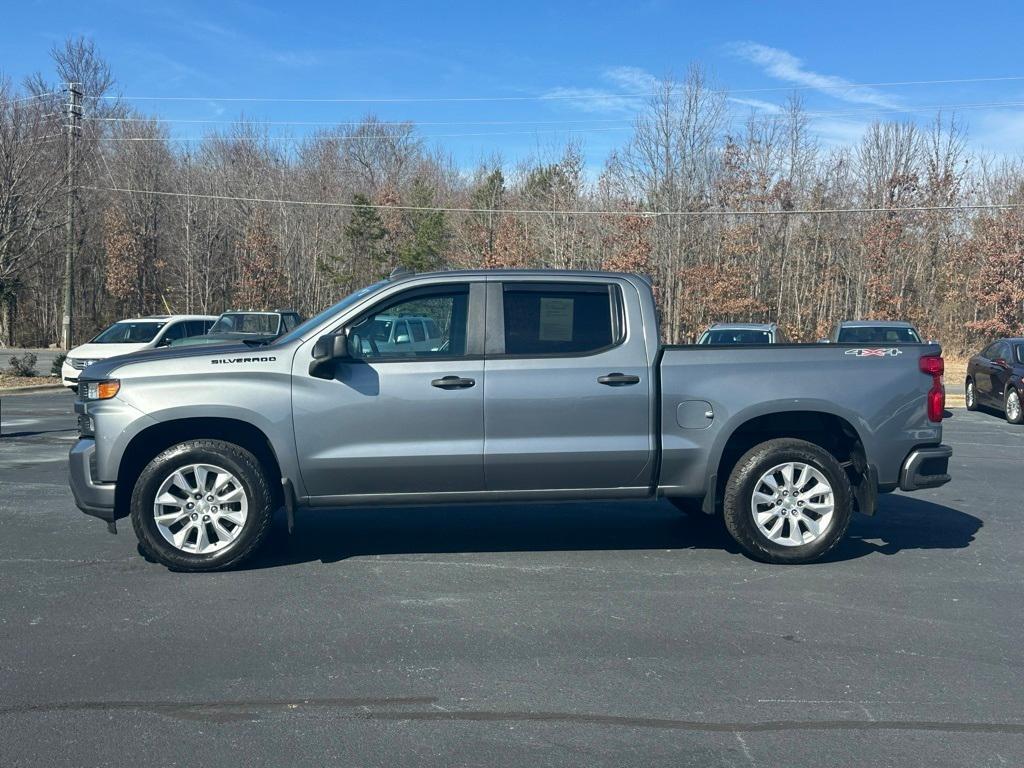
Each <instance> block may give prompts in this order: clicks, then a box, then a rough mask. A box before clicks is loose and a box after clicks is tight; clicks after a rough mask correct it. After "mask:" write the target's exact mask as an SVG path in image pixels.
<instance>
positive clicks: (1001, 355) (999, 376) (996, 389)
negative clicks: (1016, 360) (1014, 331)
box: [991, 341, 1013, 407]
mask: <svg viewBox="0 0 1024 768" xmlns="http://www.w3.org/2000/svg"><path fill="white" fill-rule="evenodd" d="M991 365H992V401H993V402H994V403H995V404H997V405H998V406H1000V407H1002V406H1003V399H1004V397H1005V394H1006V387H1007V386H1009V384H1010V377H1011V376H1012V375H1013V349H1012V348H1011V346H1010V343H1009V342H1008V341H1002V342H1000V343H999V348H998V350H997V351H996V356H995V358H994V359H993V360H992V361H991Z"/></svg>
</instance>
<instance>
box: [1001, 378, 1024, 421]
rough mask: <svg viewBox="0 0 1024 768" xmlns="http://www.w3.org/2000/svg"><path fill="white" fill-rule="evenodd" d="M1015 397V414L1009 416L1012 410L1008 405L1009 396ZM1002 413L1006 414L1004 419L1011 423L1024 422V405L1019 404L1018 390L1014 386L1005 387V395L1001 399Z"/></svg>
mask: <svg viewBox="0 0 1024 768" xmlns="http://www.w3.org/2000/svg"><path fill="white" fill-rule="evenodd" d="M1011 397H1013V398H1015V399H1016V402H1017V407H1016V410H1015V415H1014V416H1010V411H1011V410H1014V409H1012V408H1011V407H1010V398H1011ZM1003 413H1004V414H1005V415H1006V420H1007V421H1008V422H1010V423H1011V424H1024V407H1022V405H1021V396H1020V392H1019V391H1018V390H1017V389H1015V388H1014V387H1007V388H1006V397H1005V398H1004V399H1003Z"/></svg>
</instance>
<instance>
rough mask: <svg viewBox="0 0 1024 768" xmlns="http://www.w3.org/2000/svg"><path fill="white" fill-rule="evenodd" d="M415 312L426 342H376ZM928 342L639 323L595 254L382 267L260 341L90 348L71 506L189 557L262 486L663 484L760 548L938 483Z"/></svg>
mask: <svg viewBox="0 0 1024 768" xmlns="http://www.w3.org/2000/svg"><path fill="white" fill-rule="evenodd" d="M403 317H406V318H409V317H413V318H417V319H420V320H421V322H420V323H419V325H418V327H419V328H420V330H421V332H422V333H426V331H425V330H424V328H425V326H426V325H428V324H427V323H424V322H422V319H423V318H428V319H429V320H430V321H431V324H434V325H436V327H437V329H438V333H439V336H438V337H437V338H434V339H431V340H430V343H415V342H416V341H422V340H419V339H414V338H413V337H412V333H413V332H412V331H411V330H410V334H409V340H408V343H405V342H402V343H399V342H397V341H395V342H393V343H392V342H389V343H388V344H386V345H381V344H379V343H378V339H379V338H380V336H379V334H378V333H377V331H379V327H380V323H381V321H382V319H383V320H384V321H385V322H392V323H394V322H396V321H397V319H398V318H403ZM940 355H941V350H940V349H939V347H938V346H937V345H933V344H901V345H886V346H858V345H842V344H830V345H818V344H776V345H770V346H749V347H744V346H732V345H730V346H717V345H702V346H686V347H670V346H661V345H660V344H659V335H658V322H657V317H656V312H655V305H654V299H653V295H652V292H651V286H650V285H649V284H648V282H647V281H645V280H644V279H642V278H639V277H636V276H632V275H624V274H613V273H600V272H555V271H474V272H445V273H436V274H423V275H409V274H406V275H402V276H399V277H395V278H393V279H390V280H385V281H383V282H379V283H376V284H374V285H371V286H369V287H368V288H364V289H363V290H360V291H358V292H356V293H354V294H352V295H351V296H348V297H347V298H345V299H343V300H342V301H340V302H339V303H337V304H335V305H334V306H333V307H331V308H329V309H327V310H326V311H324V312H323V313H321V314H320V315H318V316H316V317H313V318H311V319H309V320H307V321H306V322H304V323H303V324H302V325H300V326H298V327H297V328H295V329H294V330H292V331H291V332H289V333H287V334H285V335H284V336H282V337H280V338H278V339H276V340H275V341H273V342H272V343H270V344H269V345H266V346H262V347H256V348H253V347H247V346H242V345H226V346H216V347H212V346H207V347H195V348H184V349H167V350H158V351H151V352H147V353H145V354H138V355H128V356H124V357H120V358H115V359H111V360H107V361H103V362H100V363H97V364H95V365H91V366H90V367H89V368H87V369H86V370H85V371H83V373H82V382H81V386H80V387H79V397H78V400H77V401H76V403H75V410H76V411H77V413H78V423H79V430H80V432H81V438H80V439H79V440H78V442H77V443H76V444H75V446H74V447H73V448H72V449H71V454H70V468H71V488H72V491H73V492H74V495H75V499H76V502H77V504H78V507H79V508H80V509H82V510H83V511H85V512H86V513H88V514H90V515H95V516H96V517H99V518H101V519H103V520H106V521H107V522H108V525H109V527H110V528H111V529H112V530H116V527H115V526H116V521H117V520H118V519H120V518H123V517H128V516H130V517H131V519H132V524H133V527H134V529H135V533H136V535H137V536H138V539H139V542H140V545H141V548H142V550H143V551H144V552H145V553H146V554H148V555H149V556H151V557H153V558H155V559H156V560H158V561H160V562H162V563H164V564H166V565H167V566H169V567H171V568H174V569H178V570H186V571H205V570H213V569H219V568H226V567H229V566H232V565H235V564H237V563H240V562H242V561H243V560H244V559H246V558H247V557H249V556H250V555H251V554H252V553H253V552H254V551H255V550H256V549H257V547H258V546H259V545H260V543H261V542H262V541H263V540H264V539H265V537H266V536H267V533H268V531H269V529H270V521H271V518H272V516H273V514H274V513H275V511H276V510H278V509H281V508H282V507H283V508H284V510H285V514H286V516H287V521H288V527H289V530H290V529H291V527H292V525H293V522H294V512H295V509H296V508H297V507H302V506H308V507H342V506H345V505H371V504H376V505H384V504H387V505H394V504H425V503H439V502H440V503H453V502H467V501H469V502H477V503H480V502H492V501H527V500H533V501H538V500H543V501H549V502H550V501H554V500H559V499H654V498H658V497H665V498H667V499H669V500H670V501H672V502H673V503H675V504H676V505H677V506H678V507H680V509H682V510H684V511H685V512H687V513H690V514H701V513H703V514H707V515H721V516H722V517H723V518H724V522H725V525H726V527H727V528H728V530H729V532H730V533H731V535H732V536H733V537H734V538H735V539H736V541H737V542H738V543H739V545H740V546H741V547H742V548H743V550H745V551H746V552H747V553H749V554H750V555H751V556H753V557H754V558H757V559H759V560H763V561H767V562H778V563H804V562H808V561H811V560H814V559H815V558H817V557H820V556H821V555H822V554H823V553H824V552H826V551H827V550H829V549H830V548H831V547H832V546H833V545H835V544H836V542H837V541H839V540H840V539H841V538H842V536H843V535H844V533H845V532H846V529H847V526H848V524H849V522H850V517H851V515H852V514H853V512H854V511H860V512H862V513H865V514H869V515H870V514H873V513H874V512H875V507H876V501H877V498H878V493H879V492H883V493H884V492H888V491H892V490H895V489H897V488H901V489H903V490H906V491H913V490H915V489H919V488H929V487H933V486H938V485H941V484H943V483H946V482H948V481H949V475H948V474H947V465H948V461H949V457H950V455H951V454H952V451H951V449H950V448H949V447H947V446H944V445H942V444H941V438H942V425H941V421H942V416H943V407H944V391H943V387H942V371H943V363H942V357H941V356H940Z"/></svg>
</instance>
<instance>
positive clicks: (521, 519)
mask: <svg viewBox="0 0 1024 768" xmlns="http://www.w3.org/2000/svg"><path fill="white" fill-rule="evenodd" d="M981 526H982V521H981V520H979V519H978V518H976V517H974V516H973V515H969V514H966V513H964V512H961V511H959V510H956V509H953V508H951V507H947V506H943V505H941V504H936V503H933V502H930V501H925V500H921V499H913V498H909V497H906V496H895V495H894V496H889V497H885V498H883V499H882V502H881V509H880V510H879V513H878V515H877V516H876V517H874V518H868V517H865V516H863V515H856V516H855V518H854V521H853V523H852V524H851V526H850V530H849V532H848V533H847V536H846V538H845V539H844V540H843V541H842V542H841V543H840V544H839V546H838V547H836V548H835V549H834V550H833V551H832V552H830V553H829V554H828V555H827V556H826V557H825V558H823V559H822V561H820V562H825V563H827V562H839V561H844V560H853V559H856V558H860V557H864V556H865V555H869V554H873V553H877V554H883V555H893V554H896V553H898V552H901V551H903V550H907V549H961V548H964V547H967V546H969V545H970V544H971V542H972V541H974V536H975V533H977V531H978V530H979V529H980V528H981ZM666 549H712V550H720V551H724V552H728V553H732V554H739V552H740V550H739V548H738V547H737V546H736V544H735V542H733V540H732V538H730V536H729V534H728V533H727V532H726V531H725V528H724V526H723V525H722V524H721V522H720V520H718V519H715V518H704V517H696V518H694V517H690V516H687V515H684V514H682V513H680V512H678V511H677V510H676V509H675V508H674V507H673V506H671V505H670V504H668V503H665V502H659V503H653V502H566V503H559V504H541V503H538V504H496V505H490V506H486V505H471V506H447V507H446V506H430V507H387V508H373V509H370V508H350V509H340V510H300V511H299V512H298V514H297V515H296V524H295V532H294V533H293V534H292V535H291V536H288V534H287V532H286V531H285V530H284V524H283V520H281V519H278V520H276V521H275V530H274V535H273V536H272V537H271V540H270V541H269V542H268V544H267V546H266V547H265V548H264V549H263V550H262V551H260V552H259V553H258V554H257V555H256V556H255V557H254V558H253V559H252V560H251V561H249V562H248V563H247V564H245V565H243V566H241V568H242V569H260V568H275V567H280V566H286V565H293V564H297V563H305V562H313V561H320V562H323V563H334V562H338V561H341V560H345V559H347V558H350V557H358V556H362V555H396V554H427V553H467V552H557V551H570V552H571V551H588V550H591V551H596V550H666Z"/></svg>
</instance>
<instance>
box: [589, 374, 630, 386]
mask: <svg viewBox="0 0 1024 768" xmlns="http://www.w3.org/2000/svg"><path fill="white" fill-rule="evenodd" d="M597 383H598V384H605V385H607V386H609V387H625V386H629V385H630V384H639V383H640V377H639V376H632V375H630V374H628V373H609V374H608V375H606V376H598V377H597Z"/></svg>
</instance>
